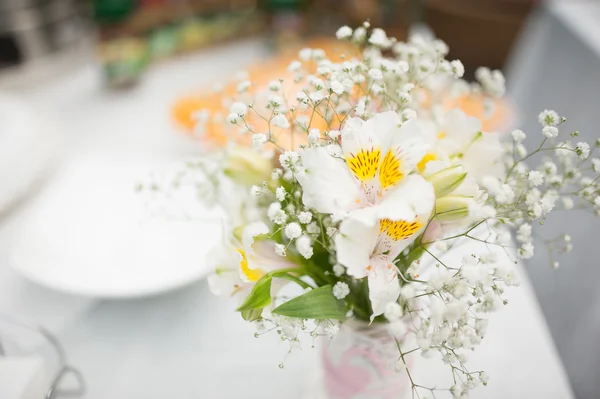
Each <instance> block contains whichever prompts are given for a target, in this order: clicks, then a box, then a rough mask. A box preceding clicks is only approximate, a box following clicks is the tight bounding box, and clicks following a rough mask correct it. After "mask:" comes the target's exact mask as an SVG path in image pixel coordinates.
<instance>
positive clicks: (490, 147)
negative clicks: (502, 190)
mask: <svg viewBox="0 0 600 399" xmlns="http://www.w3.org/2000/svg"><path fill="white" fill-rule="evenodd" d="M419 127H420V128H421V130H422V131H423V135H424V136H425V137H426V139H427V142H428V144H429V145H430V146H431V150H430V151H429V152H427V154H425V156H424V157H423V158H422V159H421V160H420V161H419V163H418V168H419V170H420V171H423V170H424V169H425V166H426V165H427V163H428V162H430V161H432V160H450V161H452V162H453V163H460V164H461V165H463V166H464V167H465V170H466V171H467V172H468V173H469V176H471V177H473V178H475V180H477V181H480V179H481V178H483V177H484V176H498V177H499V176H502V173H503V172H504V166H503V163H502V156H503V155H504V150H503V147H502V144H501V143H500V138H499V136H498V134H497V133H487V132H482V131H481V121H480V120H479V119H477V118H474V117H471V116H468V115H467V114H465V113H464V112H463V111H461V110H460V109H453V110H451V111H449V112H448V113H446V114H445V115H440V116H439V118H438V122H437V123H436V122H432V121H423V120H421V121H419Z"/></svg>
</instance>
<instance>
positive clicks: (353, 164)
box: [346, 148, 381, 182]
mask: <svg viewBox="0 0 600 399" xmlns="http://www.w3.org/2000/svg"><path fill="white" fill-rule="evenodd" d="M380 160H381V150H380V149H379V148H372V149H370V150H361V151H360V152H359V153H358V154H356V155H354V156H351V157H347V158H346V162H348V167H349V168H350V170H352V173H354V176H356V178H357V179H359V180H360V181H362V182H365V181H367V180H371V179H372V178H374V177H375V175H376V174H377V169H379V161H380Z"/></svg>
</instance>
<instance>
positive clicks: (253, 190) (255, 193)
mask: <svg viewBox="0 0 600 399" xmlns="http://www.w3.org/2000/svg"><path fill="white" fill-rule="evenodd" d="M250 193H251V194H252V195H253V196H255V197H259V196H261V195H262V193H263V189H262V187H260V186H256V185H255V186H252V188H251V189H250Z"/></svg>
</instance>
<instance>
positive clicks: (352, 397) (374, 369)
mask: <svg viewBox="0 0 600 399" xmlns="http://www.w3.org/2000/svg"><path fill="white" fill-rule="evenodd" d="M399 339H400V338H396V337H394V336H393V335H392V334H391V333H390V331H389V329H388V325H386V324H381V323H373V324H371V325H369V324H368V323H365V322H361V321H355V320H350V321H347V322H346V323H344V324H343V325H342V326H341V327H340V331H339V332H338V334H336V335H335V336H334V337H333V338H332V339H331V340H330V341H329V342H323V343H322V347H323V349H322V376H321V380H322V382H321V390H322V395H320V397H321V398H323V399H325V398H326V399H399V398H403V397H406V394H407V392H409V391H410V383H409V380H408V377H407V375H406V372H400V373H399V372H397V371H396V363H397V362H398V360H399V357H400V356H399V351H398V346H397V340H399Z"/></svg>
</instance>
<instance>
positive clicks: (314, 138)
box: [308, 128, 321, 145]
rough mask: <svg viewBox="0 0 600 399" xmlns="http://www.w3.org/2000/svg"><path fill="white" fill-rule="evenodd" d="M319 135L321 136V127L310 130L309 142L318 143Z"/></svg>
mask: <svg viewBox="0 0 600 399" xmlns="http://www.w3.org/2000/svg"><path fill="white" fill-rule="evenodd" d="M319 137H321V132H320V131H319V129H316V128H313V129H310V131H309V132H308V142H309V143H310V145H316V144H317V143H318V142H319Z"/></svg>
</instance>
